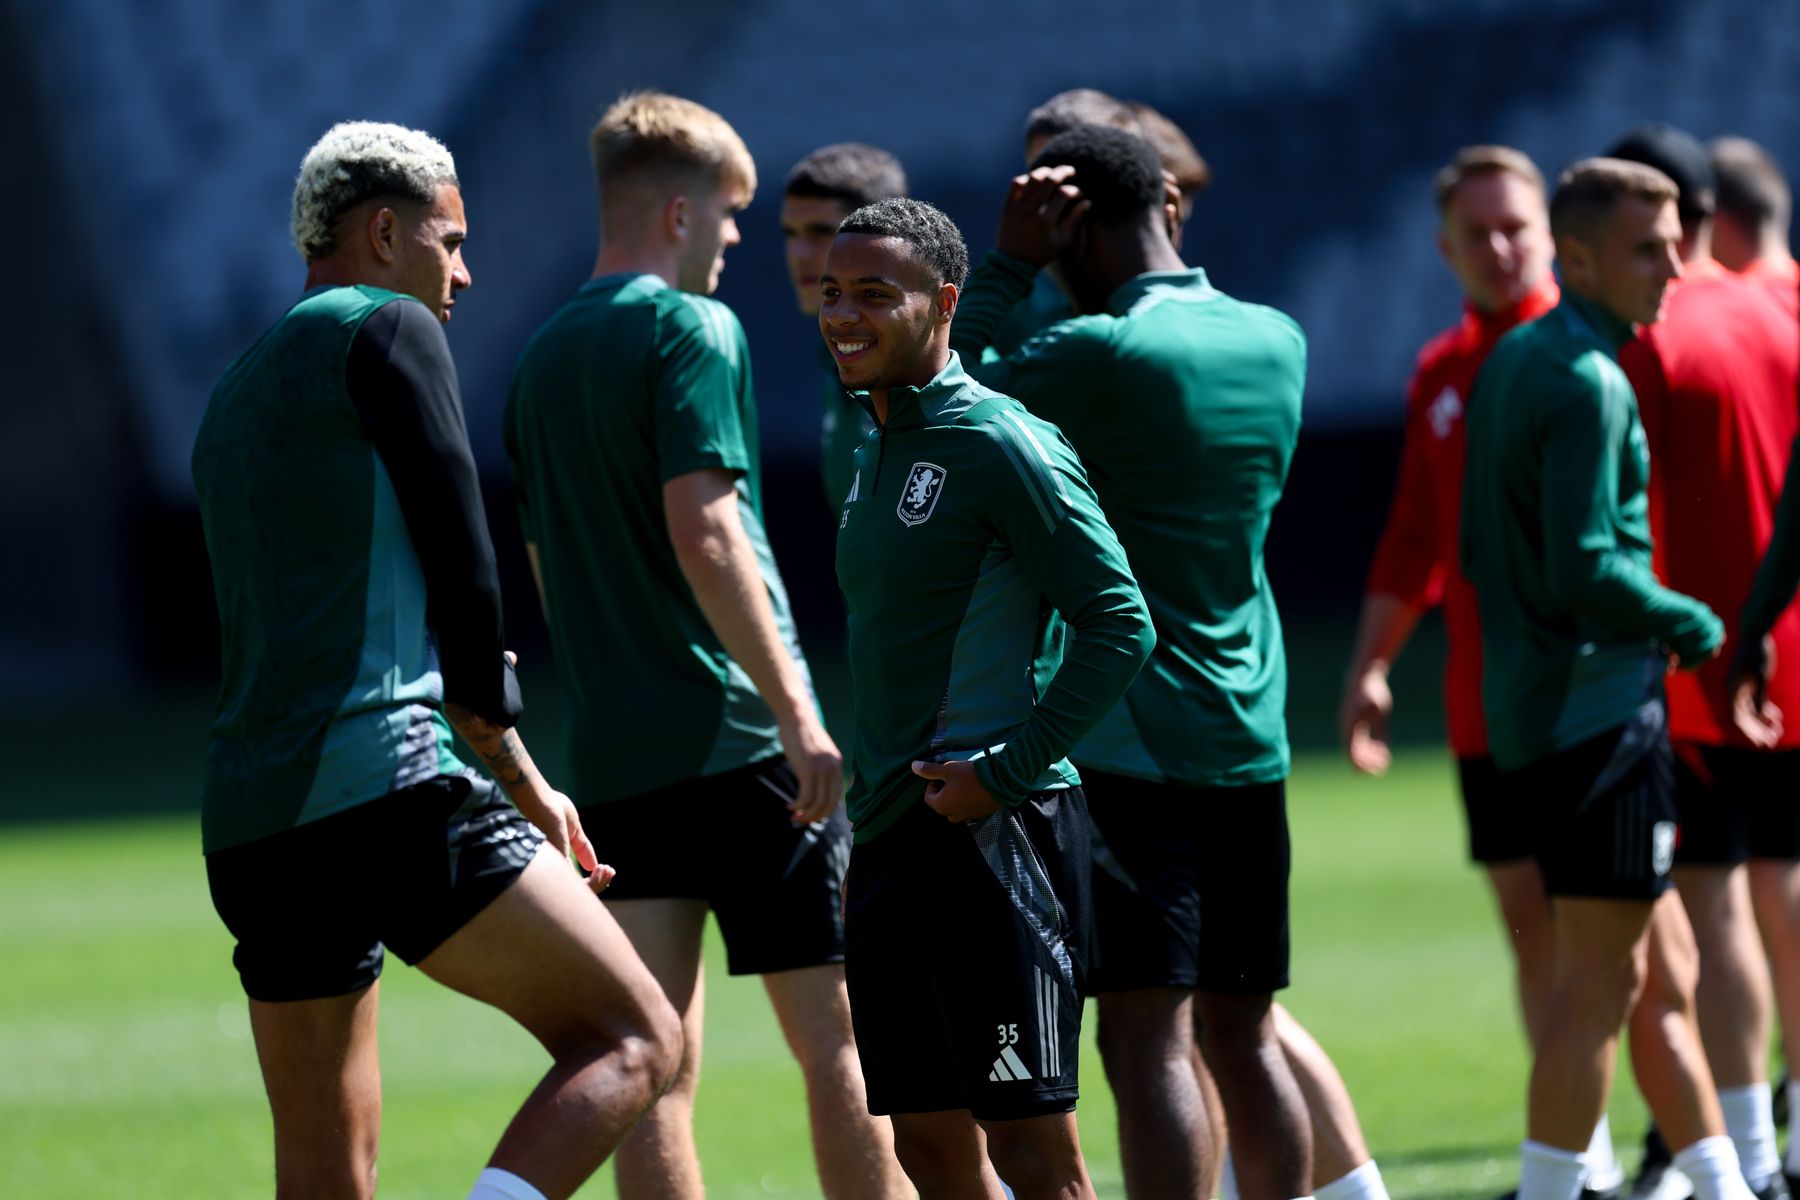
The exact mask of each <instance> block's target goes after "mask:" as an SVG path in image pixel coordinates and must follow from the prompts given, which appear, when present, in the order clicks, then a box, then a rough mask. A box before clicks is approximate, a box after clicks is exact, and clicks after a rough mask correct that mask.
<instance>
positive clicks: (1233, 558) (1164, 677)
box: [951, 251, 1306, 787]
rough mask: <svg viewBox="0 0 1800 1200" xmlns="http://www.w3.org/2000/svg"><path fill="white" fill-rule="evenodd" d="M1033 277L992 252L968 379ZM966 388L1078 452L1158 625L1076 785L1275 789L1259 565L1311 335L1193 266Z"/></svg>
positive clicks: (1128, 287) (1273, 645)
mask: <svg viewBox="0 0 1800 1200" xmlns="http://www.w3.org/2000/svg"><path fill="white" fill-rule="evenodd" d="M1034 277H1035V278H1036V279H1037V280H1039V281H1041V280H1042V279H1043V276H1042V275H1041V274H1039V273H1038V271H1037V269H1036V268H1034V267H1033V266H1031V264H1029V263H1026V262H1023V261H1021V260H1019V259H1016V258H1013V257H1011V256H1009V255H1005V254H1001V253H999V252H997V251H996V252H993V253H990V254H988V255H987V256H986V257H985V258H984V259H983V260H982V262H981V264H980V266H978V267H977V268H976V270H975V273H974V275H973V276H971V278H970V280H969V286H968V287H967V288H966V289H965V290H964V292H963V296H962V299H961V301H960V302H959V304H958V306H957V315H956V324H955V325H954V326H952V328H951V332H952V339H951V345H952V346H953V347H954V348H956V349H957V350H958V351H959V352H960V353H961V354H962V355H963V358H964V361H966V362H975V361H976V360H977V358H978V357H979V356H980V352H981V350H982V349H983V347H984V346H986V347H988V348H990V349H991V348H993V347H994V345H995V341H994V337H993V335H990V334H989V332H988V331H989V330H993V329H997V328H998V327H999V326H1000V325H1001V324H1002V322H1003V320H1011V319H1013V318H1014V317H1016V315H1017V314H1018V313H1019V312H1021V311H1023V310H1024V309H1025V308H1026V307H1027V301H1026V299H1025V298H1026V297H1027V296H1028V295H1032V294H1035V293H1034V292H1033V291H1032V288H1033V280H1034ZM974 374H975V376H976V377H977V378H978V379H980V380H981V381H982V382H984V383H986V384H989V385H990V386H993V387H995V388H998V389H999V390H1001V391H1003V392H1006V393H1007V394H1009V395H1012V396H1016V397H1017V398H1018V399H1019V401H1020V403H1022V404H1024V405H1025V407H1026V408H1028V409H1030V410H1031V411H1032V413H1034V414H1035V415H1037V416H1040V417H1042V418H1044V419H1045V420H1048V421H1051V422H1053V423H1055V424H1056V425H1057V427H1058V428H1060V429H1061V430H1062V431H1063V433H1064V434H1065V435H1066V436H1067V437H1068V439H1069V441H1070V442H1071V443H1072V444H1073V445H1074V447H1075V449H1076V451H1077V452H1078V453H1079V454H1080V455H1081V461H1082V465H1083V466H1084V467H1085V468H1086V469H1087V472H1088V477H1089V478H1090V479H1091V480H1092V481H1093V484H1094V491H1095V492H1096V493H1097V494H1098V495H1099V498H1100V505H1101V507H1102V508H1103V509H1104V510H1105V512H1106V517H1107V520H1108V521H1110V522H1111V523H1112V526H1113V528H1114V529H1115V530H1116V531H1117V532H1118V535H1119V541H1120V542H1121V543H1122V544H1123V545H1124V547H1125V551H1126V553H1127V554H1128V555H1129V556H1130V559H1131V565H1132V569H1133V571H1134V573H1135V574H1136V576H1137V580H1138V584H1139V586H1140V587H1141V588H1142V589H1143V592H1144V599H1145V601H1146V603H1147V604H1148V605H1149V607H1150V615H1151V618H1152V619H1153V620H1154V621H1155V623H1156V649H1155V651H1154V652H1153V653H1152V654H1151V657H1150V663H1149V665H1148V666H1147V667H1146V668H1145V669H1144V670H1143V672H1142V673H1140V674H1139V675H1138V677H1137V680H1136V682H1134V683H1133V684H1132V685H1131V690H1130V691H1129V692H1127V693H1126V696H1125V699H1124V700H1123V701H1122V702H1121V703H1120V704H1119V706H1118V707H1117V708H1115V709H1113V710H1112V712H1110V713H1108V714H1107V715H1106V717H1105V718H1104V719H1103V720H1102V721H1101V722H1100V724H1099V725H1098V726H1096V727H1095V729H1094V731H1093V732H1092V733H1090V734H1089V735H1088V736H1087V737H1086V738H1084V739H1083V740H1082V741H1081V743H1080V744H1079V745H1078V746H1076V747H1075V750H1074V751H1073V753H1072V754H1071V756H1070V757H1071V758H1073V759H1074V761H1075V764H1076V765H1077V766H1078V767H1081V768H1084V769H1085V768H1090V767H1091V768H1093V769H1095V770H1100V771H1107V772H1111V773H1113V774H1118V775H1128V776H1131V777H1133V778H1138V779H1151V780H1158V781H1167V782H1174V783H1181V784H1186V785H1188V786H1191V787H1229V786H1242V785H1248V784H1259V783H1268V782H1272V781H1274V780H1277V779H1282V778H1285V777H1286V776H1287V773H1288V740H1287V720H1286V711H1285V710H1286V706H1287V660H1286V656H1285V654H1284V650H1283V646H1282V636H1281V617H1280V614H1279V612H1278V611H1277V609H1276V605H1275V595H1274V592H1273V591H1272V590H1271V589H1270V587H1269V579H1268V575H1267V573H1266V572H1265V570H1264V568H1263V545H1264V542H1265V540H1266V538H1267V535H1268V531H1269V519H1270V516H1271V514H1272V513H1273V512H1274V509H1275V505H1276V504H1277V503H1278V502H1279V501H1280V499H1281V493H1282V488H1283V486H1284V485H1285V483H1286V481H1287V473H1288V466H1289V464H1290V463H1291V462H1292V460H1293V454H1294V445H1295V442H1296V440H1297V439H1298V437H1299V432H1300V400H1301V393H1302V392H1303V391H1304V389H1305V382H1306V338H1305V336H1304V335H1303V334H1302V333H1301V331H1300V327H1299V326H1298V325H1297V324H1295V323H1294V321H1293V320H1292V319H1291V318H1289V317H1288V316H1286V315H1285V314H1283V313H1280V312H1277V311H1276V310H1274V309H1272V308H1266V307H1264V306H1262V305H1260V304H1246V303H1244V302H1242V301H1240V300H1236V299H1233V298H1232V297H1230V296H1228V295H1226V294H1225V293H1224V292H1221V291H1219V290H1218V289H1217V288H1215V287H1213V286H1212V284H1211V283H1209V282H1208V280H1207V278H1206V272H1204V271H1202V270H1200V269H1198V268H1193V269H1188V270H1181V271H1151V272H1146V273H1145V274H1143V275H1139V276H1138V277H1137V278H1135V279H1132V280H1131V281H1129V282H1127V283H1126V284H1124V285H1123V286H1121V287H1120V288H1119V290H1118V291H1117V292H1115V293H1114V294H1113V295H1112V297H1111V298H1110V299H1109V300H1108V302H1107V305H1106V309H1105V311H1104V312H1100V313H1094V314H1091V315H1087V316H1082V317H1075V318H1071V319H1067V320H1063V321H1060V322H1057V323H1055V324H1053V325H1051V326H1050V327H1049V328H1048V329H1046V330H1044V331H1043V332H1041V333H1040V334H1039V335H1038V336H1036V337H1034V338H1032V339H1031V340H1029V341H1027V342H1026V343H1025V344H1024V345H1023V346H1022V347H1020V348H1018V349H1017V350H1015V351H1013V352H1012V353H1010V354H1007V355H1006V356H1005V357H1003V358H999V359H994V358H991V357H990V358H989V359H987V360H986V361H983V362H982V363H981V365H980V366H979V367H976V368H975V369H974Z"/></svg>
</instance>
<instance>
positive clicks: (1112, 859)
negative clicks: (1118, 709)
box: [1081, 769, 1290, 996]
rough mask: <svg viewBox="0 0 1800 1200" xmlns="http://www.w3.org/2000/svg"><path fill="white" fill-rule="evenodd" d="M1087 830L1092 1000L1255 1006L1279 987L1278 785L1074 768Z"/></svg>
mask: <svg viewBox="0 0 1800 1200" xmlns="http://www.w3.org/2000/svg"><path fill="white" fill-rule="evenodd" d="M1081 780H1082V784H1083V786H1084V788H1085V790H1086V791H1087V794H1088V811H1089V812H1090V813H1091V814H1092V816H1093V822H1094V934H1095V939H1094V969H1093V972H1092V981H1091V982H1092V991H1093V992H1095V993H1099V992H1117V991H1130V990H1134V989H1137V988H1151V987H1176V988H1190V989H1193V990H1195V991H1202V992H1217V993H1221V994H1227V995H1240V996H1259V995H1266V994H1268V993H1272V992H1276V991H1279V990H1280V989H1282V988H1285V987H1286V986H1287V985H1288V868H1289V864H1290V850H1289V844H1288V824H1287V785H1286V783H1285V782H1283V781H1281V780H1276V781H1275V782H1273V783H1258V784H1250V785H1247V786H1239V787H1189V786H1186V785H1184V784H1178V783H1153V782H1150V781H1147V780H1143V779H1131V778H1128V777H1126V776H1123V775H1108V774H1105V773H1103V772H1100V771H1094V770H1088V769H1083V770H1082V772H1081Z"/></svg>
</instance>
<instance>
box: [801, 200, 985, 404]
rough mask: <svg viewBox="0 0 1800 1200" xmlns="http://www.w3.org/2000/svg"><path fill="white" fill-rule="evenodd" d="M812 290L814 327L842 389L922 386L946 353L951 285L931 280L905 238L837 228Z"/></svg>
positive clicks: (952, 298)
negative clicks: (816, 297)
mask: <svg viewBox="0 0 1800 1200" xmlns="http://www.w3.org/2000/svg"><path fill="white" fill-rule="evenodd" d="M820 296H821V304H820V308H819V332H820V333H821V334H823V335H824V338H825V342H826V345H827V346H829V347H830V349H831V353H832V357H833V358H834V359H835V360H836V362H837V369H838V379H839V380H841V381H842V382H843V385H844V386H845V387H847V388H854V389H857V390H859V391H868V392H880V393H885V392H886V391H887V390H888V389H889V388H893V387H922V386H924V385H925V384H927V383H930V382H931V379H932V376H934V375H936V374H937V373H938V372H939V371H940V370H942V369H943V366H944V363H945V362H947V361H948V360H949V354H950V321H951V318H953V317H954V316H955V315H956V300H957V289H956V285H954V284H951V283H945V282H943V281H941V280H939V279H938V278H937V276H936V275H935V274H934V273H933V272H932V270H931V268H930V267H928V266H927V265H926V264H925V263H924V262H922V261H921V260H920V258H919V256H918V255H917V254H916V253H915V252H914V250H913V247H912V245H911V244H910V243H907V242H904V241H902V240H900V239H899V238H895V237H885V236H877V235H874V234H867V233H840V234H839V235H838V236H837V237H836V238H835V239H834V240H833V241H832V243H831V250H830V251H829V253H828V254H827V255H826V259H825V270H824V274H823V275H822V276H821V286H820Z"/></svg>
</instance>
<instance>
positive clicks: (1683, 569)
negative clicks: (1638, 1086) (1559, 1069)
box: [1609, 125, 1800, 1200]
mask: <svg viewBox="0 0 1800 1200" xmlns="http://www.w3.org/2000/svg"><path fill="white" fill-rule="evenodd" d="M1609 153H1610V154H1611V155H1612V156H1613V157H1614V158H1623V159H1629V160H1631V161H1634V162H1642V163H1647V164H1649V165H1650V166H1653V167H1656V168H1657V169H1658V170H1660V171H1662V172H1663V173H1664V174H1665V175H1667V176H1669V178H1670V179H1672V180H1673V181H1674V182H1675V185H1676V187H1677V189H1678V190H1679V195H1678V197H1677V200H1676V210H1677V212H1678V213H1679V214H1680V217H1681V247H1680V249H1681V258H1682V279H1681V281H1680V282H1679V283H1678V284H1677V285H1676V286H1675V287H1674V288H1673V289H1672V290H1671V292H1670V296H1669V302H1668V306H1667V311H1665V312H1664V314H1663V318H1662V320H1660V321H1658V322H1657V323H1656V324H1655V325H1651V326H1648V327H1646V328H1645V329H1644V330H1643V332H1642V333H1641V334H1639V336H1638V337H1637V339H1636V340H1635V341H1633V342H1631V343H1630V344H1628V345H1627V346H1626V347H1625V348H1624V349H1623V350H1621V351H1620V353H1619V363H1620V365H1621V366H1623V367H1624V368H1625V374H1626V376H1627V378H1629V379H1630V380H1631V385H1632V390H1633V392H1634V393H1635V394H1636V396H1637V403H1638V412H1639V416H1640V418H1641V419H1642V421H1643V424H1644V433H1645V436H1646V438H1647V439H1648V442H1649V447H1650V462H1651V476H1650V490H1649V497H1650V528H1651V533H1652V536H1653V539H1654V542H1655V545H1656V562H1657V567H1658V574H1659V575H1660V576H1661V577H1662V579H1663V580H1664V581H1665V582H1666V583H1667V584H1668V585H1669V586H1670V587H1672V588H1675V589H1677V590H1679V591H1682V592H1685V593H1687V594H1689V595H1692V596H1694V597H1696V598H1697V599H1700V600H1702V601H1705V603H1706V604H1707V606H1708V607H1710V608H1711V609H1712V610H1713V611H1714V612H1717V613H1722V614H1727V621H1726V629H1725V653H1726V654H1730V653H1731V650H1732V647H1733V646H1734V644H1735V642H1734V633H1735V630H1734V629H1733V628H1732V624H1733V620H1732V615H1733V614H1736V613H1737V612H1738V610H1739V609H1741V608H1742V607H1743V606H1744V601H1745V599H1746V598H1747V597H1748V595H1749V592H1750V581H1751V578H1752V576H1753V575H1754V574H1755V571H1756V564H1757V562H1758V560H1759V559H1760V558H1761V557H1762V553H1763V549H1764V547H1765V546H1767V544H1768V537H1769V532H1770V530H1771V528H1772V526H1773V523H1774V515H1775V504H1776V501H1777V499H1778V498H1779V496H1780V490H1781V481H1782V476H1783V475H1784V474H1785V473H1786V471H1787V465H1788V453H1789V447H1790V446H1791V444H1792V443H1793V440H1794V436H1795V434H1796V433H1800V412H1797V411H1796V408H1795V395H1796V387H1797V385H1800V338H1797V337H1796V330H1795V327H1794V316H1793V311H1792V305H1783V304H1781V303H1779V302H1777V301H1776V300H1775V299H1774V297H1773V296H1772V295H1771V294H1770V289H1769V288H1768V287H1766V286H1765V285H1764V284H1763V283H1762V282H1761V281H1759V280H1754V279H1750V278H1747V277H1746V276H1743V275H1738V274H1734V273H1732V272H1730V271H1727V270H1725V269H1724V268H1723V267H1721V266H1720V265H1719V264H1717V263H1716V262H1714V261H1713V259H1712V257H1711V248H1712V235H1713V232H1714V230H1715V229H1716V228H1717V223H1716V222H1715V221H1714V219H1713V195H1714V186H1713V172H1712V166H1711V164H1710V162H1709V161H1708V159H1707V153H1706V150H1705V148H1704V147H1702V146H1701V144H1700V143H1699V142H1698V141H1697V140H1696V139H1695V138H1694V137H1693V136H1691V135H1690V134H1687V133H1685V132H1683V131H1682V130H1679V129H1675V128H1673V127H1671V126H1667V125H1645V126H1641V127H1639V128H1637V129H1634V130H1632V131H1631V132H1630V133H1629V134H1628V135H1627V136H1626V137H1625V138H1624V139H1623V140H1622V141H1620V142H1619V144H1617V145H1615V146H1614V147H1613V148H1612V150H1611V151H1610V152H1609ZM1775 641H1776V646H1777V650H1778V652H1777V654H1776V661H1777V662H1778V663H1779V662H1782V661H1783V660H1785V661H1786V662H1788V663H1797V662H1800V619H1796V620H1792V621H1786V622H1782V623H1781V624H1779V625H1778V626H1777V627H1776V631H1775ZM1725 677H1726V660H1725V659H1719V660H1715V661H1711V662H1708V663H1706V664H1704V665H1702V666H1701V667H1700V669H1699V670H1698V671H1693V672H1681V673H1679V674H1676V675H1673V676H1671V677H1670V679H1669V681H1668V685H1667V691H1668V707H1669V736H1670V738H1671V739H1672V741H1673V743H1674V747H1675V760H1676V766H1675V778H1676V791H1675V798H1676V809H1677V811H1678V813H1679V820H1680V826H1681V839H1680V841H1679V843H1678V844H1677V846H1676V848H1675V869H1674V879H1675V885H1676V888H1677V889H1678V890H1679V891H1680V893H1681V899H1682V902H1683V905H1684V906H1685V907H1686V909H1687V913H1688V919H1689V921H1690V923H1691V924H1692V925H1693V927H1694V935H1695V940H1696V941H1697V943H1698V945H1699V949H1700V981H1699V990H1698V992H1697V994H1696V1000H1697V1003H1698V1014H1699V1019H1700V1033H1701V1038H1702V1041H1703V1042H1704V1044H1705V1046H1706V1057H1707V1061H1708V1062H1709V1063H1710V1064H1711V1066H1712V1071H1713V1077H1714V1079H1715V1081H1716V1082H1717V1084H1718V1087H1719V1104H1720V1107H1721V1108H1722V1109H1723V1110H1724V1114H1725V1125H1726V1128H1727V1130H1728V1131H1729V1132H1730V1133H1731V1137H1732V1140H1733V1141H1734V1142H1735V1143H1736V1145H1737V1152H1738V1160H1739V1162H1740V1163H1741V1164H1742V1166H1743V1169H1744V1176H1745V1178H1746V1179H1747V1180H1748V1181H1749V1183H1750V1186H1751V1189H1752V1190H1753V1191H1755V1192H1756V1193H1757V1194H1758V1196H1760V1197H1772V1198H1773V1197H1779V1198H1781V1200H1785V1198H1786V1196H1787V1187H1786V1184H1785V1183H1784V1182H1783V1181H1782V1178H1781V1160H1780V1157H1779V1154H1778V1151H1777V1147H1776V1143H1775V1118H1774V1112H1773V1107H1772V1096H1771V1092H1770V1087H1769V1080H1768V1046H1769V1025H1770V1018H1771V1014H1772V1008H1773V999H1772V997H1771V996H1770V991H1769V974H1768V962H1769V961H1770V960H1778V961H1785V962H1796V961H1800V912H1795V911H1793V910H1792V909H1790V908H1789V907H1788V906H1787V905H1786V903H1785V900H1784V894H1783V891H1782V883H1781V880H1782V879H1783V878H1784V877H1785V876H1787V875H1789V874H1791V873H1793V872H1794V871H1795V869H1796V868H1800V806H1796V805H1795V804H1794V803H1793V802H1792V800H1791V798H1792V797H1795V796H1796V795H1797V794H1800V754H1797V753H1796V750H1800V728H1796V729H1794V730H1792V731H1790V732H1787V733H1784V734H1783V736H1782V737H1781V738H1780V739H1779V740H1778V741H1777V742H1776V745H1775V747H1773V748H1770V749H1764V748H1760V747H1757V746H1755V745H1753V744H1752V743H1751V742H1749V741H1748V740H1747V739H1745V738H1744V737H1743V736H1742V735H1741V734H1739V733H1737V731H1736V730H1735V728H1734V727H1733V725H1732V721H1731V712H1730V707H1729V704H1728V702H1727V699H1726V687H1725ZM1770 690H1771V696H1772V698H1773V700H1774V702H1775V703H1776V704H1778V705H1779V706H1781V707H1783V708H1787V709H1789V710H1790V711H1795V712H1800V675H1797V674H1796V673H1795V672H1794V671H1793V670H1792V669H1791V668H1790V669H1789V670H1785V671H1778V672H1776V673H1775V676H1774V679H1773V680H1772V686H1771V689H1770ZM1746 863H1749V864H1750V865H1749V866H1748V867H1747V866H1746ZM1753 880H1754V882H1753ZM1753 892H1755V893H1760V894H1762V895H1764V896H1765V898H1766V899H1767V901H1768V903H1765V904H1764V905H1763V906H1761V907H1760V908H1754V907H1753V904H1752V894H1753ZM1759 918H1760V920H1759ZM1759 924H1760V925H1761V936H1760V938H1759V936H1758V925H1759ZM1765 944H1767V945H1768V946H1769V948H1770V953H1769V956H1768V959H1765V956H1764V952H1763V946H1764V945H1765ZM1778 978H1779V977H1778ZM1783 982H1784V983H1786V984H1787V985H1788V989H1789V990H1790V991H1791V990H1792V986H1793V984H1794V982H1795V981H1794V980H1793V979H1792V978H1791V977H1790V978H1789V979H1787V980H1784V981H1783ZM1785 1007H1786V1008H1787V1009H1788V1010H1789V1011H1800V996H1794V995H1790V996H1788V998H1787V1004H1786V1006H1785ZM1794 1028H1796V1029H1800V1025H1796V1026H1794ZM1652 1161H1654V1160H1652Z"/></svg>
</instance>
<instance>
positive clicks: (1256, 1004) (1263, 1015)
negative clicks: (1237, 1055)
mask: <svg viewBox="0 0 1800 1200" xmlns="http://www.w3.org/2000/svg"><path fill="white" fill-rule="evenodd" d="M1273 1007H1274V997H1273V996H1271V995H1268V994H1267V993H1264V994H1262V995H1256V996H1231V995H1224V994H1221V993H1216V992H1215V993H1205V992H1197V993H1195V995H1194V1020H1195V1024H1196V1025H1197V1026H1198V1030H1199V1034H1200V1037H1201V1040H1202V1042H1203V1043H1204V1045H1205V1046H1206V1051H1207V1054H1208V1055H1209V1056H1212V1055H1215V1054H1220V1053H1225V1054H1229V1053H1232V1052H1242V1053H1255V1052H1258V1051H1260V1050H1263V1049H1265V1048H1267V1047H1270V1046H1278V1045H1279V1043H1278V1042H1277V1040H1276V1037H1275V1019H1274V1015H1273V1012H1272V1010H1273Z"/></svg>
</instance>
